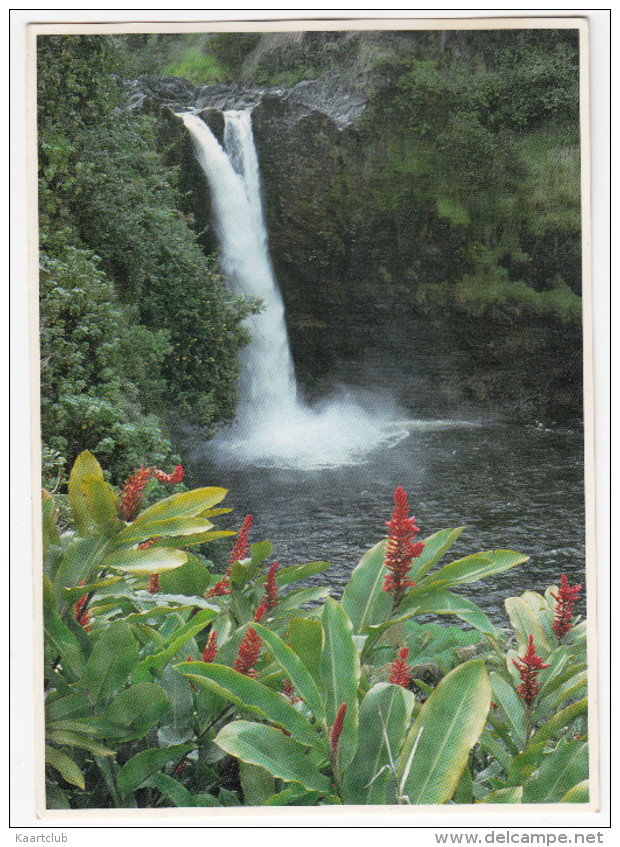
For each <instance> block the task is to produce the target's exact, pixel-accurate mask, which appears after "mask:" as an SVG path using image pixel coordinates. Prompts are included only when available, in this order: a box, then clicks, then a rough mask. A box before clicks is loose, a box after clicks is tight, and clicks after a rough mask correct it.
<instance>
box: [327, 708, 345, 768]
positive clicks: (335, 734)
mask: <svg viewBox="0 0 620 847" xmlns="http://www.w3.org/2000/svg"><path fill="white" fill-rule="evenodd" d="M346 714H347V704H346V703H343V704H342V705H341V706H340V708H339V709H338V714H337V715H336V718H335V720H334V722H333V724H332V728H331V729H330V731H329V749H330V750H331V754H332V757H335V756H336V753H337V752H338V742H339V741H340V736H341V735H342V728H343V726H344V719H345V716H346Z"/></svg>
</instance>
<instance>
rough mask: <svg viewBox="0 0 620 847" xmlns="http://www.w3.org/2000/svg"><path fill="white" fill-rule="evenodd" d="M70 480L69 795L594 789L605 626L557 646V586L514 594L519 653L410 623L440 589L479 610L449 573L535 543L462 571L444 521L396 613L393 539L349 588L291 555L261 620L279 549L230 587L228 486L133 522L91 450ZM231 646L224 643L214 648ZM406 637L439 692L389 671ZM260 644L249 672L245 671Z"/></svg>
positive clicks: (47, 506) (55, 687) (54, 727)
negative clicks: (520, 662) (591, 642)
mask: <svg viewBox="0 0 620 847" xmlns="http://www.w3.org/2000/svg"><path fill="white" fill-rule="evenodd" d="M68 490H69V494H68V498H69V503H70V507H71V523H72V526H71V528H70V529H68V530H67V529H65V530H59V528H58V527H57V524H56V521H57V514H58V513H57V510H56V508H55V504H54V500H53V498H52V497H51V496H50V495H49V494H44V500H43V510H42V512H43V540H44V562H43V570H44V585H43V605H44V637H45V651H44V656H45V672H44V678H45V687H46V733H47V736H46V743H47V746H46V763H47V797H48V805H49V807H50V808H85V807H91V808H93V807H95V808H102V807H136V806H140V807H158V806H170V805H172V806H179V807H197V806H205V805H209V806H217V805H225V806H226V805H228V806H229V805H257V804H258V805H322V804H334V803H336V804H339V803H345V804H353V805H356V804H363V805H374V804H385V803H391V804H394V803H398V804H425V803H448V802H452V803H471V802H474V801H477V802H489V803H508V802H510V803H514V802H523V803H541V802H542V803H544V802H573V803H575V802H586V801H587V799H588V788H587V776H588V754H587V737H586V736H585V735H584V734H583V729H582V727H581V723H582V721H583V718H584V715H585V712H586V698H585V693H586V660H585V629H584V625H583V623H580V622H579V619H578V618H576V619H574V620H573V625H572V627H571V629H570V630H569V631H568V633H566V634H565V635H564V637H563V638H562V640H561V642H560V641H559V640H558V637H557V636H556V634H555V632H554V629H553V621H554V616H555V600H554V596H553V595H555V594H557V593H558V589H557V587H556V586H551V587H550V588H549V589H548V591H547V592H546V594H545V596H542V595H539V594H536V593H535V592H531V591H526V592H525V593H524V594H523V595H522V596H521V597H517V598H508V600H507V601H506V608H507V611H508V614H509V617H510V620H511V623H512V624H513V627H514V631H515V638H516V644H517V650H515V649H514V647H513V644H512V642H506V638H505V636H504V634H503V633H501V632H499V631H497V630H495V628H494V627H493V626H492V625H491V624H490V623H488V624H487V623H485V624H484V626H482V627H481V630H482V632H477V631H475V630H469V631H466V630H462V629H460V628H458V627H454V626H452V627H447V628H446V627H443V626H440V625H439V624H437V623H434V622H428V621H426V622H424V621H422V622H420V621H414V620H412V616H413V615H415V614H416V613H417V612H418V611H419V610H420V609H421V610H422V611H423V612H426V610H427V607H428V604H429V602H430V601H429V598H430V597H432V596H435V594H437V592H439V596H440V597H441V596H444V600H443V601H441V602H446V604H447V607H446V608H444V609H443V610H442V609H441V608H439V611H440V613H445V614H462V616H463V617H465V615H464V614H463V609H462V608H461V607H459V611H455V608H456V607H453V606H450V603H449V602H447V601H446V600H445V596H450V592H448V591H447V587H448V586H453V585H457V584H460V585H463V584H467V583H469V582H472V581H474V580H476V579H480V578H484V577H485V576H489V575H495V574H497V573H499V572H501V571H502V570H505V569H507V568H510V567H513V566H514V565H516V564H518V563H519V562H521V561H523V559H524V557H522V556H520V555H519V554H515V553H512V552H511V551H502V550H500V551H497V550H496V551H489V552H486V553H482V554H475V555H472V556H467V557H465V558H462V559H460V560H457V561H454V562H451V563H449V564H447V565H443V566H442V565H441V564H439V563H440V559H441V557H442V556H443V555H444V554H445V553H446V552H447V551H448V550H449V549H450V547H451V546H452V544H454V543H455V541H456V540H457V538H458V537H459V535H460V529H459V530H441V531H440V532H437V533H435V534H434V535H432V536H430V537H429V538H428V539H426V541H425V547H424V551H423V553H422V555H421V556H419V557H418V559H416V560H415V568H416V574H415V576H416V582H417V584H416V585H415V586H414V587H413V588H410V589H409V591H408V593H407V594H406V595H405V598H404V600H403V607H402V608H401V607H399V608H398V609H397V610H395V609H394V608H393V604H392V598H391V597H389V596H388V595H387V594H386V595H385V596H386V597H387V598H388V600H389V602H388V603H387V605H383V604H381V603H380V602H378V598H379V597H380V594H385V592H383V590H382V587H381V579H380V577H381V576H385V573H386V570H385V566H384V559H385V545H384V544H383V543H382V544H380V545H376V546H375V547H373V548H372V549H371V550H370V551H369V552H368V553H367V554H365V556H364V557H363V558H362V561H361V562H360V565H359V566H358V568H357V569H356V570H355V571H354V572H353V574H352V576H351V580H350V582H349V585H348V586H347V588H346V590H345V594H344V596H343V599H342V602H336V601H335V600H334V599H332V598H328V599H325V597H326V594H327V593H328V592H327V590H326V589H323V588H321V587H313V588H302V589H291V588H289V586H291V585H292V584H293V583H294V582H295V581H296V580H304V579H306V578H307V576H308V575H309V574H314V573H318V572H321V571H322V570H324V569H325V567H326V563H312V564H311V565H298V566H292V567H289V568H284V569H282V571H281V572H280V576H281V580H280V582H279V584H278V594H277V597H276V598H275V605H274V606H272V607H271V608H270V609H269V610H268V612H267V613H266V614H265V615H264V616H263V617H262V618H261V620H260V622H258V621H257V620H256V617H257V609H258V608H259V605H260V603H261V599H262V598H263V597H264V590H265V567H266V561H267V558H268V557H269V556H270V555H271V553H272V548H271V545H270V544H268V543H261V544H254V545H252V548H251V551H250V555H249V556H248V558H246V559H244V560H242V561H236V562H234V563H233V565H232V567H231V569H230V572H229V574H228V575H227V576H226V577H225V578H224V580H225V581H227V588H226V591H225V592H224V593H222V591H221V590H216V586H217V585H219V584H220V583H221V580H222V578H221V577H218V576H213V575H211V574H210V573H209V571H208V569H207V568H206V567H205V566H204V564H203V563H202V561H201V560H200V559H198V558H197V557H196V556H194V555H193V553H192V552H191V548H192V547H196V546H198V545H200V544H204V543H205V542H206V541H208V540H212V539H214V538H219V537H222V536H224V535H227V534H228V535H230V534H231V533H224V532H221V531H218V530H216V529H214V527H213V523H212V518H216V517H217V516H218V515H219V514H221V513H222V512H224V511H226V509H222V508H220V507H219V504H220V503H221V501H222V500H223V498H224V497H225V495H226V491H225V490H224V489H221V488H216V487H208V488H200V489H196V490H193V491H183V492H180V493H176V494H173V495H172V496H169V497H166V498H164V499H162V500H158V501H155V502H152V503H151V504H150V505H147V506H145V507H143V508H142V510H141V511H140V512H139V513H138V515H137V516H136V517H135V518H134V519H133V520H132V521H130V522H127V521H124V520H122V518H121V517H119V515H121V514H123V510H122V503H123V502H124V501H123V498H125V497H126V496H127V494H126V492H125V491H124V492H122V493H120V494H119V493H118V492H117V491H116V490H115V489H114V488H113V487H112V486H111V485H110V484H109V483H107V482H106V481H105V478H104V473H103V470H102V469H101V467H100V466H99V464H98V462H97V461H96V459H95V458H94V456H93V455H92V454H91V453H88V452H86V451H85V452H83V453H81V454H80V456H79V457H78V459H77V461H76V462H75V464H74V466H73V468H72V471H71V474H70V476H69V482H68ZM182 573H183V579H182V580H181V581H180V582H178V583H176V582H174V579H175V575H180V574H182ZM154 574H157V580H156V581H155V582H154V576H153V575H154ZM168 579H172V580H173V581H172V582H170V583H169V582H168V581H167V580H168ZM276 584H277V583H276ZM209 587H212V588H214V591H209ZM281 591H282V593H280V592H281ZM285 592H288V593H285ZM442 592H443V595H442ZM366 594H367V595H368V596H369V597H370V602H369V603H368V602H364V597H365V595H366ZM454 596H456V595H454ZM317 603H318V604H319V605H317ZM309 604H312V605H309ZM440 606H441V603H438V607H440ZM476 608H477V607H475V606H474V604H473V603H470V608H469V610H468V612H467V613H468V615H470V616H473V617H474V618H475V610H476ZM369 610H370V611H369ZM478 613H479V614H480V615H482V612H480V610H478ZM465 619H466V620H467V618H465ZM531 635H533V637H534V638H535V639H536V646H537V649H538V651H539V654H540V655H541V656H542V657H543V658H544V660H545V663H546V664H548V665H549V667H548V668H545V669H544V670H543V671H542V672H541V673H540V691H539V693H538V694H537V697H536V700H535V702H533V703H531V704H526V703H525V701H524V700H523V699H522V696H521V694H520V691H519V688H518V685H519V674H518V672H517V669H516V668H515V666H514V663H513V659H514V658H516V657H517V656H522V655H523V650H524V646H525V644H526V643H527V642H528V639H529V637H530V636H531ZM250 636H251V638H250ZM214 639H215V651H216V652H215V655H213V654H210V655H207V654H206V653H203V651H204V650H205V648H207V647H208V648H209V649H212V648H213V646H214V645H213V640H214ZM248 639H250V640H248ZM252 639H253V641H252ZM250 641H251V643H252V645H253V646H252V648H250V647H248V645H249V643H250ZM404 647H407V648H408V650H409V660H410V661H411V662H412V663H413V664H414V665H416V664H419V663H425V662H428V663H429V664H430V663H433V664H435V665H436V666H437V667H438V668H440V671H441V672H443V673H445V676H444V677H443V678H442V679H437V680H436V681H435V683H434V684H433V685H428V684H423V685H424V687H423V694H424V702H423V703H420V702H419V696H420V695H419V693H418V694H414V691H418V692H419V691H420V690H421V689H420V685H422V684H418V683H419V681H418V680H415V679H414V680H412V688H413V690H409V689H408V688H406V687H404V686H403V685H401V684H396V682H395V681H389V680H387V679H386V678H383V679H381V678H380V676H381V673H382V672H383V670H384V669H385V667H389V668H391V667H392V662H393V660H394V658H395V655H396V654H397V652H402V650H403V649H404ZM248 650H249V651H250V652H249V653H248ZM474 653H476V654H477V657H474ZM250 654H251V661H250V665H251V667H250V666H249V665H247V664H246V665H243V663H242V664H241V665H239V660H240V659H241V657H242V656H245V660H246V661H249V659H248V657H249V655H250ZM440 675H441V674H440ZM233 762H236V764H235V765H234V766H233ZM231 774H232V776H231Z"/></svg>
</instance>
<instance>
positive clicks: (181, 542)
mask: <svg viewBox="0 0 620 847" xmlns="http://www.w3.org/2000/svg"><path fill="white" fill-rule="evenodd" d="M231 535H235V533H234V532H230V531H229V530H227V529H214V530H213V531H212V532H199V533H197V534H196V535H184V536H183V537H182V538H175V539H174V540H173V541H172V542H167V543H168V544H172V545H173V546H174V547H177V548H178V549H179V550H186V549H187V548H188V547H195V546H197V545H198V544H207V543H208V542H209V541H217V539H218V538H230V536H231ZM158 543H161V544H162V545H164V546H165V545H166V541H165V540H162V541H161V542H158Z"/></svg>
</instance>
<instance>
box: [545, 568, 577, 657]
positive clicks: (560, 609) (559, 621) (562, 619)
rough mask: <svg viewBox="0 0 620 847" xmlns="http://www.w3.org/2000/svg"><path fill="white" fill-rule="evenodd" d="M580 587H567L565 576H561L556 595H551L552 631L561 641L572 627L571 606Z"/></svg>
mask: <svg viewBox="0 0 620 847" xmlns="http://www.w3.org/2000/svg"><path fill="white" fill-rule="evenodd" d="M580 591H581V585H569V584H568V580H567V579H566V574H564V573H563V574H562V582H561V585H560V587H559V589H558V593H557V594H553V593H552V594H551V596H552V597H553V599H554V600H555V617H554V619H553V631H554V632H555V634H556V635H557V637H558V640H559V641H561V640H562V639H563V638H564V636H565V635H566V633H567V632H568V631H569V630H570V629H571V628H572V625H573V606H574V605H575V600H576V599H577V597H578V596H579V592H580Z"/></svg>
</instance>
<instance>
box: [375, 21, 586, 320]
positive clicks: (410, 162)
mask: <svg viewBox="0 0 620 847" xmlns="http://www.w3.org/2000/svg"><path fill="white" fill-rule="evenodd" d="M488 39H489V33H488V32H484V33H473V32H470V33H455V34H449V35H448V34H445V38H444V39H443V41H442V45H441V47H439V48H438V46H437V44H436V42H435V41H434V40H433V35H432V34H427V36H426V39H425V40H420V42H419V45H418V47H417V49H415V50H412V51H410V52H408V53H407V54H406V56H404V57H400V58H399V57H396V56H391V57H388V58H386V59H385V61H384V62H383V63H380V64H379V65H378V66H377V67H376V68H375V73H374V80H375V87H374V90H373V93H372V96H371V101H370V104H369V107H368V108H367V109H366V111H365V113H364V115H363V117H362V119H361V124H360V126H361V128H362V131H363V132H364V133H365V135H364V143H365V145H366V147H367V149H368V151H369V156H370V161H369V165H370V166H369V167H368V171H367V175H366V176H365V177H364V184H363V185H362V186H361V190H362V192H363V195H364V196H366V198H367V202H368V203H369V204H372V206H373V207H375V208H379V209H381V210H382V212H383V214H386V215H390V216H397V215H398V214H399V212H398V210H402V209H404V208H407V209H411V210H412V214H413V215H414V216H415V220H416V223H417V230H418V232H419V233H420V244H419V246H418V248H417V249H416V250H415V253H417V254H420V255H421V256H423V255H424V253H425V247H426V246H427V245H428V244H437V245H439V244H440V245H441V256H435V257H434V258H433V260H432V262H430V263H428V262H425V261H424V260H418V261H415V260H414V262H413V265H412V267H411V276H412V280H413V282H414V284H415V291H416V294H417V298H418V301H419V302H420V303H423V304H424V305H426V306H427V307H429V308H436V309H442V308H445V307H446V306H452V307H454V305H455V303H456V304H457V306H460V307H461V308H464V309H466V310H468V311H472V312H473V313H476V314H477V313H480V312H483V311H487V310H494V311H495V312H503V311H506V312H508V313H511V312H512V313H515V312H516V313H521V314H522V313H525V314H527V312H528V311H530V312H534V313H540V314H544V315H551V316H559V317H560V319H561V320H562V321H564V322H577V321H579V319H580V316H581V300H580V297H579V294H580V284H581V283H580V239H581V233H580V155H579V61H578V44H577V34H576V33H574V32H562V31H555V32H554V31H548V32H543V33H539V32H536V33H533V32H528V31H525V30H522V31H516V32H506V33H496V34H495V35H494V36H492V37H491V39H490V40H488ZM379 127H381V132H380V133H378V128H379ZM378 135H380V138H377V136H378Z"/></svg>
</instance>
